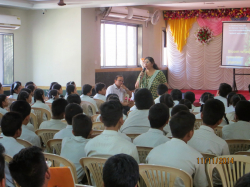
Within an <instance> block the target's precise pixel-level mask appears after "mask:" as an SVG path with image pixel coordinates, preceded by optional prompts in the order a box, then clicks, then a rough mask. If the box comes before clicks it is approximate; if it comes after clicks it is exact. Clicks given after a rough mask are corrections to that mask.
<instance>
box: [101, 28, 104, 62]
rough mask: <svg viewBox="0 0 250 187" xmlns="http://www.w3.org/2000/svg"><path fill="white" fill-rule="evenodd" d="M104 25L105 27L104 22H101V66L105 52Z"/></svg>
mask: <svg viewBox="0 0 250 187" xmlns="http://www.w3.org/2000/svg"><path fill="white" fill-rule="evenodd" d="M103 27H104V24H103V23H102V24H101V66H103V53H104V51H103V42H104V41H103V40H104V36H103V32H104V29H103Z"/></svg>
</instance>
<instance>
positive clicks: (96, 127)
mask: <svg viewBox="0 0 250 187" xmlns="http://www.w3.org/2000/svg"><path fill="white" fill-rule="evenodd" d="M92 129H93V130H104V124H103V123H102V122H94V123H93V125H92Z"/></svg>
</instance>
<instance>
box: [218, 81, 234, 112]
mask: <svg viewBox="0 0 250 187" xmlns="http://www.w3.org/2000/svg"><path fill="white" fill-rule="evenodd" d="M230 92H232V87H231V86H230V85H229V84H227V83H221V84H220V87H219V91H218V96H216V97H214V98H215V99H218V100H220V101H222V102H223V103H224V106H225V108H227V95H228V94H229V93H230Z"/></svg>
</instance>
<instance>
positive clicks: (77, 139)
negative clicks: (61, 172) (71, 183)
mask: <svg viewBox="0 0 250 187" xmlns="http://www.w3.org/2000/svg"><path fill="white" fill-rule="evenodd" d="M72 126H73V131H72V133H73V136H72V137H65V138H63V141H62V150H61V154H60V156H62V157H64V158H67V159H68V160H69V161H71V162H72V163H74V164H75V166H76V172H77V179H78V182H80V181H82V179H83V176H84V174H85V172H84V171H83V168H82V166H81V164H80V163H79V160H80V159H81V158H82V157H86V153H85V151H84V147H85V145H86V143H87V142H88V139H87V138H88V137H89V136H90V135H91V133H92V121H91V119H90V118H89V117H88V116H86V115H84V114H77V115H76V116H74V117H73V122H72Z"/></svg>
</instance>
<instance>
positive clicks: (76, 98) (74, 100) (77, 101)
mask: <svg viewBox="0 0 250 187" xmlns="http://www.w3.org/2000/svg"><path fill="white" fill-rule="evenodd" d="M67 101H68V103H69V104H70V103H75V104H78V105H81V102H82V101H81V98H80V96H79V95H78V94H70V95H69V96H68V97H67Z"/></svg>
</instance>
